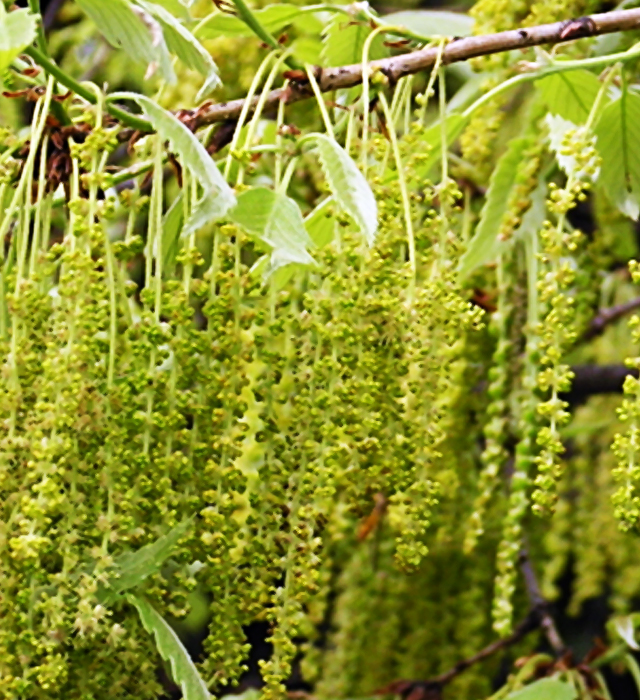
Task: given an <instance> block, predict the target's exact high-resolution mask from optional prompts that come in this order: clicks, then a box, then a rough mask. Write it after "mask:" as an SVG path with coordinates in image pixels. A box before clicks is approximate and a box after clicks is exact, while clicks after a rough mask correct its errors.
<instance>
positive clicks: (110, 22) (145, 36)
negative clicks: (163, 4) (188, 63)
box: [76, 0, 176, 83]
mask: <svg viewBox="0 0 640 700" xmlns="http://www.w3.org/2000/svg"><path fill="white" fill-rule="evenodd" d="M76 2H77V3H78V5H80V8H81V9H82V10H83V11H84V12H85V13H86V14H87V15H89V17H91V19H92V20H93V21H94V23H95V24H96V26H97V27H98V30H99V31H100V33H101V34H102V35H103V36H104V38H105V39H106V40H107V41H108V42H109V43H110V44H111V45H112V46H114V47H116V48H118V49H122V50H123V51H125V52H126V53H127V55H128V56H129V57H130V58H131V59H133V60H134V61H136V62H143V63H144V64H145V65H147V66H149V68H151V69H155V68H156V67H158V68H159V69H160V74H161V75H162V77H163V78H164V79H165V80H166V81H167V82H171V83H174V82H175V79H176V77H175V73H174V72H173V68H172V66H171V56H170V55H169V51H168V49H167V44H166V41H165V38H164V34H163V32H162V27H161V25H160V23H159V22H158V21H157V20H156V19H154V18H153V17H152V16H151V15H150V14H149V13H148V12H146V11H145V10H143V9H142V8H141V7H137V6H134V5H131V4H130V3H129V2H127V0H109V2H108V3H107V2H104V0H76Z"/></svg>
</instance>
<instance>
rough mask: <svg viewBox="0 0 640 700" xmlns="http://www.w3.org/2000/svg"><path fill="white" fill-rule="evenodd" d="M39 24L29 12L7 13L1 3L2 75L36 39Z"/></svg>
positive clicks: (0, 63) (0, 55)
mask: <svg viewBox="0 0 640 700" xmlns="http://www.w3.org/2000/svg"><path fill="white" fill-rule="evenodd" d="M37 22H38V19H37V15H32V14H31V13H30V12H29V10H14V11H13V12H7V11H6V9H5V7H4V5H3V4H2V3H0V75H2V74H4V72H5V70H6V69H7V68H8V67H9V66H10V65H11V62H12V61H13V59H14V58H16V57H17V56H18V54H20V53H22V52H23V51H24V50H25V49H26V48H27V46H29V44H31V42H32V41H33V40H34V39H35V38H36V26H37Z"/></svg>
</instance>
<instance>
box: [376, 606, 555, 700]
mask: <svg viewBox="0 0 640 700" xmlns="http://www.w3.org/2000/svg"><path fill="white" fill-rule="evenodd" d="M540 624H541V619H540V616H539V614H538V612H537V611H536V610H533V609H532V610H531V611H530V612H529V614H528V615H527V616H526V617H525V618H524V620H522V622H520V624H519V625H517V627H516V628H515V629H514V630H513V632H512V633H511V634H510V635H509V636H508V637H503V638H502V639H497V640H496V641H495V642H491V644H488V645H487V646H486V647H484V649H481V650H480V651H479V652H478V653H477V654H474V655H473V656H470V657H468V658H467V659H463V660H462V661H458V663H457V664H456V665H455V666H453V667H452V668H450V669H449V670H448V671H445V672H444V673H441V674H440V675H439V676H434V677H433V678H430V679H429V680H426V681H410V680H399V681H394V682H393V683H389V685H387V686H385V687H384V688H380V689H379V690H376V691H375V693H374V694H375V695H402V696H403V697H404V698H406V700H431V699H433V700H435V699H436V698H440V697H441V696H442V689H443V688H444V686H445V685H447V683H450V682H451V681H452V680H453V679H454V678H456V677H457V676H459V675H460V674H461V673H462V672H463V671H466V670H467V669H468V668H470V667H471V666H474V665H475V664H477V663H479V662H480V661H484V660H485V659H488V658H489V657H490V656H493V655H494V654H496V653H497V652H499V651H500V650H501V649H507V648H508V647H510V646H513V645H514V644H517V643H518V642H519V641H520V640H522V639H524V638H525V637H526V636H527V635H528V634H529V632H532V631H533V630H535V629H537V628H538V627H540Z"/></svg>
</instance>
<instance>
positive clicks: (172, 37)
mask: <svg viewBox="0 0 640 700" xmlns="http://www.w3.org/2000/svg"><path fill="white" fill-rule="evenodd" d="M136 2H137V4H138V5H139V6H140V7H142V8H143V9H144V10H146V11H147V12H148V13H149V14H151V15H152V16H153V17H155V19H156V20H157V21H158V22H159V23H160V26H161V27H162V31H163V34H164V38H165V41H166V42H167V47H168V49H169V51H170V52H171V53H172V54H175V55H176V56H177V57H178V58H179V59H180V60H181V61H182V63H184V65H185V66H186V67H187V68H190V69H191V70H194V71H197V72H198V73H200V75H202V76H204V78H205V83H204V86H203V88H202V89H201V90H200V91H199V92H198V95H197V97H196V99H197V100H200V99H201V98H202V97H203V96H204V95H205V94H206V93H207V92H209V91H211V90H212V89H214V88H215V87H217V86H218V85H220V78H219V77H218V69H217V67H216V64H215V63H214V62H213V59H212V58H211V56H210V55H209V52H208V51H207V50H206V49H205V48H204V46H202V44H201V43H200V42H199V41H198V40H197V39H196V38H195V37H194V36H193V34H192V33H191V32H190V31H189V30H188V29H187V28H186V27H185V26H184V25H183V24H181V23H180V21H179V20H177V19H176V18H175V17H174V16H173V15H172V14H171V12H169V11H167V10H166V9H165V8H164V7H161V6H160V5H158V4H156V3H154V2H147V0H136Z"/></svg>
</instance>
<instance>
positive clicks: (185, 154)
mask: <svg viewBox="0 0 640 700" xmlns="http://www.w3.org/2000/svg"><path fill="white" fill-rule="evenodd" d="M112 97H113V98H115V99H125V100H133V101H134V102H136V103H137V104H138V105H139V106H140V107H141V108H142V111H143V112H144V114H145V116H146V117H147V119H148V120H149V121H150V122H151V123H152V124H153V127H154V128H155V130H156V131H157V132H158V134H159V136H160V137H161V138H162V139H164V140H166V141H169V149H170V150H171V151H172V152H173V153H176V154H178V155H179V156H180V160H181V162H182V165H183V166H186V167H187V168H189V170H190V171H191V173H192V174H193V176H194V177H195V178H196V179H197V180H198V182H199V183H200V184H201V185H202V187H204V190H205V197H208V198H209V199H210V198H211V195H212V194H215V195H216V197H217V200H218V201H217V204H219V208H220V211H222V213H224V212H226V211H227V210H228V209H229V208H230V207H232V206H233V205H234V204H235V201H236V199H235V195H234V194H233V190H232V189H231V188H230V187H229V185H228V184H227V183H226V182H225V180H224V178H223V177H222V174H221V173H220V171H219V170H218V166H217V165H216V164H215V161H214V160H213V159H212V158H211V156H210V155H209V154H208V153H207V151H206V149H205V147H204V146H203V145H202V144H201V143H200V141H198V139H197V138H196V137H195V136H194V134H193V133H192V132H191V131H189V129H187V127H186V126H185V125H184V124H183V123H182V122H181V121H180V120H179V119H177V118H176V117H175V116H174V115H173V114H171V112H168V111H167V110H166V109H163V108H162V107H160V106H159V105H157V104H156V103H155V102H154V101H153V100H151V99H149V98H148V97H145V96H144V95H138V94H137V93H134V92H119V93H114V94H113V95H112Z"/></svg>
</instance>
